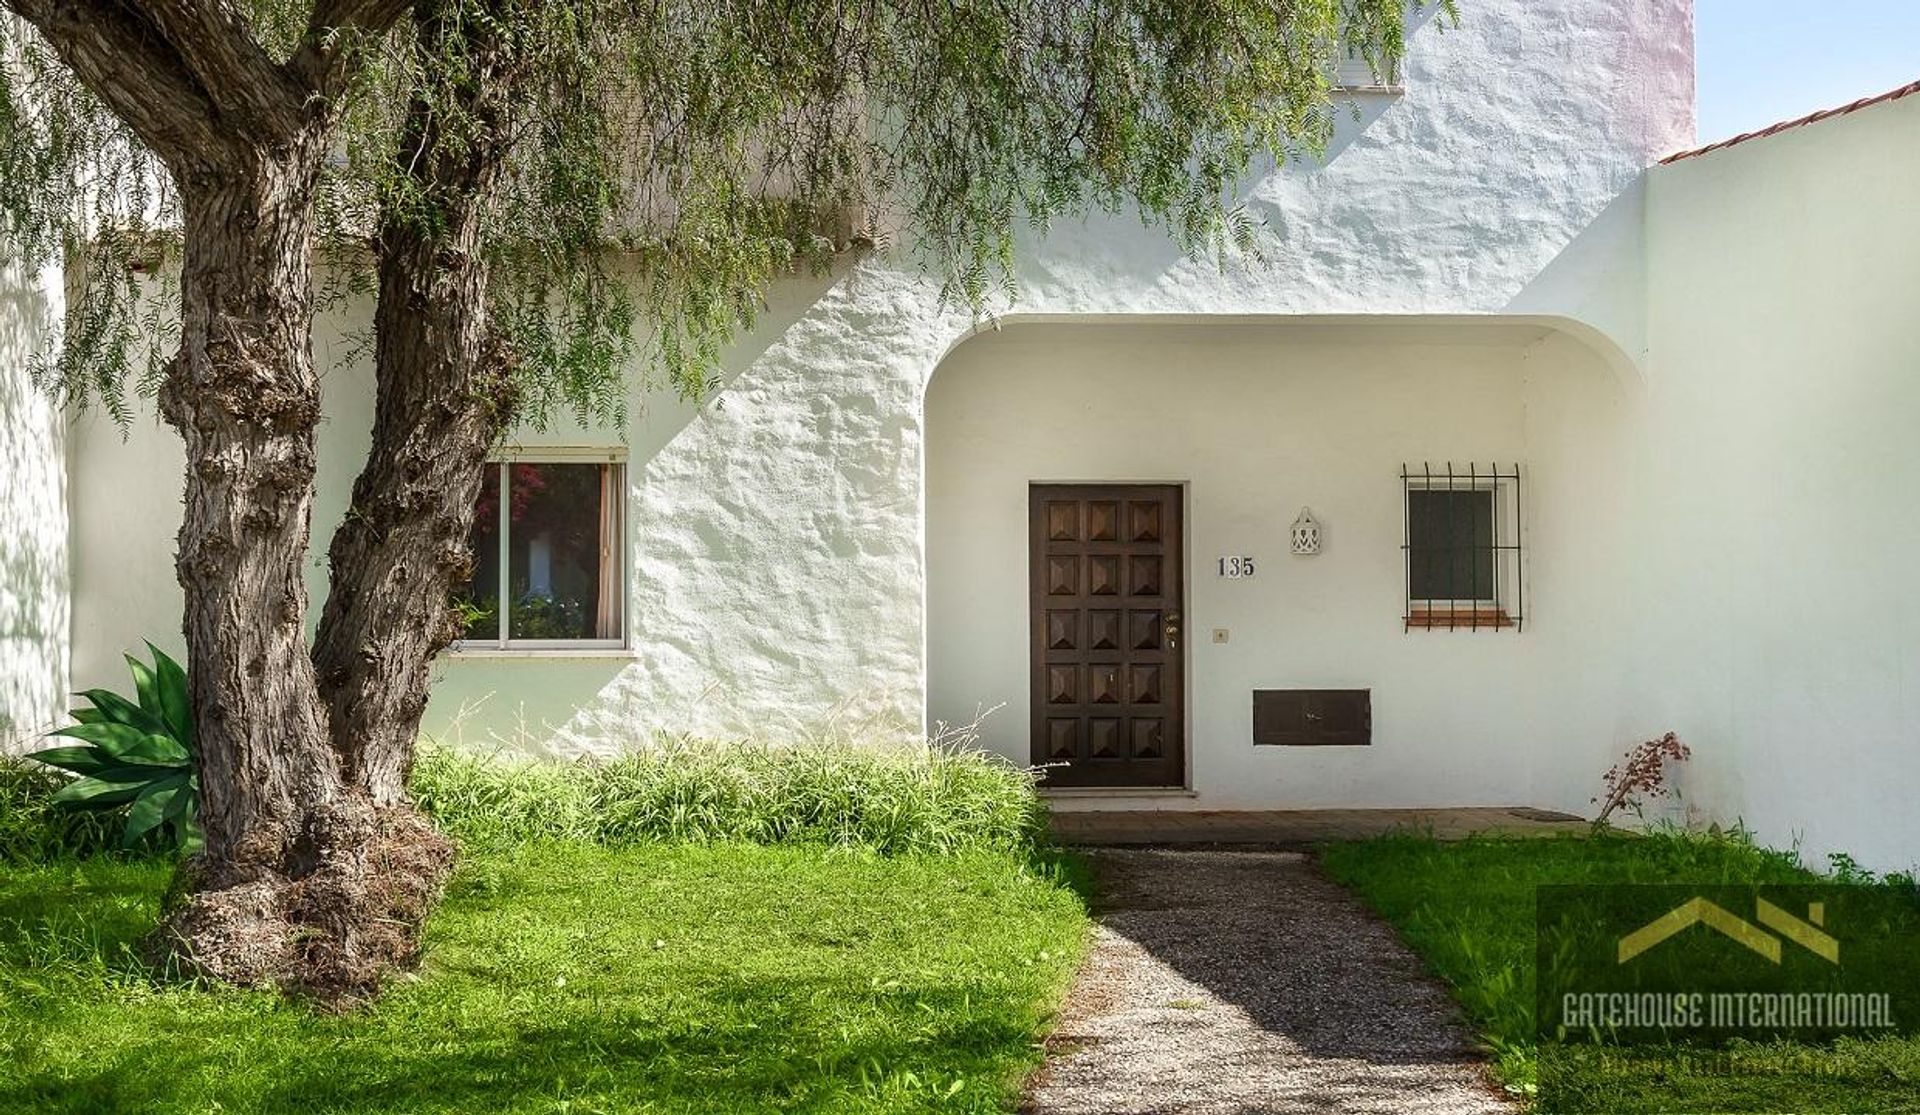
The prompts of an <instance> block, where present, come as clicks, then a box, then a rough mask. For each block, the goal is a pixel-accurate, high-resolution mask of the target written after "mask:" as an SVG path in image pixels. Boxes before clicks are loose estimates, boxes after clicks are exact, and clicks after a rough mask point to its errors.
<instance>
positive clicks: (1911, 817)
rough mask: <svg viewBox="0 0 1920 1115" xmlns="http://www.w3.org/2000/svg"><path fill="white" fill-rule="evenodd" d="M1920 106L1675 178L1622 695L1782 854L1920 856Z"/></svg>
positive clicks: (1653, 187)
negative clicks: (1917, 568)
mask: <svg viewBox="0 0 1920 1115" xmlns="http://www.w3.org/2000/svg"><path fill="white" fill-rule="evenodd" d="M1916 181H1920V98H1908V99H1906V100H1903V101H1898V102H1894V103H1890V104H1885V105H1880V106H1877V107H1874V108H1871V109H1866V110H1863V111H1861V112H1858V113H1855V114H1852V115H1849V116H1843V117H1838V118H1835V119H1831V120H1827V121H1823V122H1821V123H1818V124H1814V125H1811V126H1808V127H1804V128H1799V129H1795V130H1792V131H1789V132H1784V133H1782V134H1779V135H1776V136H1773V137H1771V138H1768V139H1766V140H1762V141H1758V142H1753V143H1747V144H1742V145H1740V146H1737V147H1733V148H1729V149H1726V150H1723V151H1718V152H1714V153H1712V154H1708V155H1705V156H1702V157H1699V158H1693V159H1686V160H1683V161H1681V162H1678V163H1674V164H1672V165H1669V166H1662V167H1659V168H1656V169H1655V170H1654V171H1653V172H1651V175H1650V183H1649V188H1648V198H1649V234H1650V238H1651V247H1652V251H1651V254H1650V256H1649V274H1650V275H1651V280H1652V281H1651V285H1650V287H1649V292H1648V301H1649V305H1650V307H1651V312H1650V315H1649V339H1650V342H1651V356H1650V359H1649V361H1648V382H1649V392H1650V406H1649V420H1648V423H1647V426H1646V428H1645V429H1644V431H1643V433H1642V444H1641V445H1640V447H1639V448H1638V454H1639V456H1640V464H1639V469H1640V471H1641V473H1642V474H1643V475H1644V476H1645V477H1646V482H1645V483H1643V484H1642V486H1641V487H1642V491H1643V498H1642V500H1641V502H1640V511H1641V519H1640V521H1639V522H1638V524H1637V525H1636V527H1635V529H1634V532H1633V539H1634V541H1635V543H1636V544H1637V545H1638V546H1639V547H1642V548H1644V549H1646V550H1648V551H1651V552H1653V553H1656V554H1657V555H1658V558H1657V560H1654V561H1649V562H1647V563H1645V570H1644V582H1643V583H1642V585H1641V586H1640V591H1639V592H1637V593H1636V595H1635V607H1634V615H1635V618H1636V620H1637V621H1638V622H1637V624H1636V630H1635V633H1634V638H1633V639H1632V642H1631V646H1630V648H1629V649H1628V653H1627V655H1626V658H1627V661H1626V667H1625V670H1626V672H1625V681H1624V692H1623V695H1622V701H1623V702H1624V703H1631V704H1633V705H1635V706H1637V707H1640V708H1642V709H1645V710H1647V711H1648V713H1649V715H1656V716H1658V717H1660V719H1661V720H1662V722H1663V723H1665V724H1667V725H1669V726H1671V727H1673V728H1675V729H1677V730H1678V731H1680V732H1681V733H1682V734H1683V735H1684V736H1686V737H1687V738H1688V739H1689V741H1690V742H1691V743H1692V744H1693V746H1694V752H1695V759H1694V764H1693V765H1694V767H1695V769H1694V770H1693V771H1692V772H1690V773H1691V775H1692V776H1693V777H1694V778H1695V779H1696V781H1697V793H1698V796H1699V797H1700V798H1701V799H1702V800H1705V801H1710V802H1713V803H1715V804H1716V806H1717V808H1718V809H1719V811H1720V812H1721V813H1722V814H1723V815H1726V816H1729V817H1740V818H1744V819H1745V820H1746V822H1747V823H1748V824H1750V825H1752V826H1754V827H1755V829H1756V830H1757V831H1758V832H1759V833H1760V835H1761V836H1762V837H1763V838H1765V839H1766V840H1767V841H1769V842H1771V843H1776V844H1783V843H1787V842H1790V841H1793V840H1795V839H1798V840H1800V841H1801V842H1802V844H1803V846H1804V848H1805V849H1806V850H1807V851H1808V852H1810V853H1813V854H1815V855H1817V856H1818V855H1825V854H1826V853H1827V852H1830V851H1835V850H1845V851H1848V852H1850V853H1852V854H1854V855H1856V856H1859V857H1861V858H1862V859H1863V860H1864V861H1866V862H1869V863H1872V864H1874V865H1876V866H1878V867H1881V868H1893V867H1911V866H1913V865H1914V864H1915V863H1916V862H1920V810H1916V809H1915V808H1914V802H1913V799H1914V790H1915V787H1916V786H1920V697H1916V695H1920V651H1917V650H1916V647H1915V639H1914V635H1915V632H1916V631H1920V587H1917V582H1916V579H1915V576H1914V555H1915V554H1916V553H1920V515H1916V514H1915V506H1916V504H1915V492H1916V491H1920V438H1916V437H1915V416H1916V415H1920V326H1916V320H1917V319H1916V315H1915V307H1916V306H1920V206H1916V205H1915V204H1914V183H1915V182H1916Z"/></svg>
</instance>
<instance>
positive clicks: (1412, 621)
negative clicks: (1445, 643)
mask: <svg viewBox="0 0 1920 1115" xmlns="http://www.w3.org/2000/svg"><path fill="white" fill-rule="evenodd" d="M1406 625H1407V630H1408V631H1499V630H1501V629H1503V628H1509V627H1511V628H1518V627H1519V626H1520V623H1519V621H1518V620H1516V619H1514V617H1512V616H1510V615H1508V614H1507V611H1506V609H1505V608H1416V609H1414V610H1413V611H1412V612H1409V613H1408V614H1407V616H1406Z"/></svg>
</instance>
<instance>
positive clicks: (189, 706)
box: [147, 643, 193, 750]
mask: <svg viewBox="0 0 1920 1115" xmlns="http://www.w3.org/2000/svg"><path fill="white" fill-rule="evenodd" d="M147 651H148V653H150V654H152V655H153V680H154V685H155V688H156V691H157V695H158V697H159V700H160V709H161V719H163V720H165V721H166V723H167V727H169V728H171V729H172V730H173V738H174V739H177V740H179V741H180V742H181V743H182V744H183V745H185V746H186V747H187V748H188V749H189V750H191V749H192V747H193V694H192V692H191V691H189V690H188V689H187V671H185V670H184V669H181V667H180V663H178V662H175V661H174V660H173V659H171V658H169V657H167V655H166V654H165V652H163V651H162V650H161V649H160V648H159V647H156V646H154V645H153V644H152V643H148V644H147Z"/></svg>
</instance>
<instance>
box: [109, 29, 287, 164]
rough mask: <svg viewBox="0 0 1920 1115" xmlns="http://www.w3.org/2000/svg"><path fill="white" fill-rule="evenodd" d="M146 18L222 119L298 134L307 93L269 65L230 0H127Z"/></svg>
mask: <svg viewBox="0 0 1920 1115" xmlns="http://www.w3.org/2000/svg"><path fill="white" fill-rule="evenodd" d="M126 6H127V7H129V8H132V9H134V10H136V11H141V12H144V13H145V14H146V17H147V19H148V20H150V21H151V22H152V23H153V26H154V27H155V28H157V29H158V30H159V31H160V33H161V34H162V35H163V36H165V37H166V41H167V43H168V44H169V45H170V46H172V48H173V50H174V51H175V52H176V53H178V54H179V56H180V58H181V61H182V62H183V63H184V64H185V65H186V68H187V70H188V71H189V72H190V73H191V74H192V75H193V77H194V79H195V80H196V81H198V82H199V84H200V87H201V88H202V89H205V90H206V91H207V93H208V94H209V96H210V98H211V100H212V101H213V104H214V107H215V109H217V110H218V111H219V113H220V114H221V115H222V116H227V117H231V118H233V119H234V120H235V121H236V122H244V123H245V124H246V125H247V126H248V128H249V129H250V130H253V131H256V132H259V131H265V132H266V133H267V134H268V135H271V136H291V135H293V134H294V133H295V132H297V131H298V130H299V129H300V127H301V125H302V123H303V118H304V116H305V115H306V113H305V107H306V106H305V101H306V90H304V89H302V88H300V85H299V83H298V82H297V81H296V80H295V79H294V77H293V75H291V74H289V73H288V72H287V71H285V70H283V69H281V68H280V67H279V66H278V65H275V64H274V61H273V59H272V58H270V57H269V56H268V55H267V52H266V51H265V50H264V49H263V48H262V47H261V46H260V41H259V40H258V39H257V38H255V37H254V34H253V31H252V29H251V28H250V27H249V26H248V25H247V19H246V17H245V16H244V15H242V14H241V13H240V12H239V11H237V10H236V9H235V7H234V5H233V3H232V0H130V2H129V3H127V5H126Z"/></svg>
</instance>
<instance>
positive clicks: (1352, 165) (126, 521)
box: [74, 0, 1693, 751]
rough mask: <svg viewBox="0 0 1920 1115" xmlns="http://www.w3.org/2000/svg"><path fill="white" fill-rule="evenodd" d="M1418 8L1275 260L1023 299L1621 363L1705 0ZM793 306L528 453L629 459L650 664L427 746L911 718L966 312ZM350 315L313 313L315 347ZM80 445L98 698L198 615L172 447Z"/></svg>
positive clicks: (1138, 265) (1057, 246)
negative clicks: (555, 448) (710, 366)
mask: <svg viewBox="0 0 1920 1115" xmlns="http://www.w3.org/2000/svg"><path fill="white" fill-rule="evenodd" d="M1420 21H1421V26H1420V27H1419V28H1418V29H1417V30H1416V31H1415V33H1414V35H1413V37H1412V50H1411V55H1410V57H1409V58H1408V60H1407V65H1406V70H1405V83H1406V91H1405V93H1404V94H1402V95H1396V96H1377V95H1368V96H1362V97H1360V98H1358V99H1356V100H1355V101H1354V102H1353V103H1352V104H1351V106H1350V108H1351V112H1350V113H1347V114H1343V115H1342V117H1341V123H1340V129H1339V131H1340V134H1339V136H1338V137H1337V140H1336V142H1335V143H1334V145H1333V147H1332V149H1331V150H1330V151H1329V152H1328V154H1327V157H1326V158H1325V159H1324V160H1322V161H1319V162H1316V163H1313V164H1311V165H1308V164H1302V165H1293V166H1288V167H1285V168H1282V169H1278V170H1275V169H1271V168H1269V169H1267V170H1265V171H1263V172H1261V173H1259V174H1257V175H1255V177H1254V179H1253V180H1252V181H1250V182H1249V183H1248V185H1247V188H1246V190H1245V201H1246V203H1247V206H1248V209H1249V211H1250V212H1251V213H1252V214H1253V215H1254V216H1256V217H1258V218H1260V219H1262V220H1263V221H1264V222H1265V232H1264V236H1265V239H1266V248H1267V254H1268V256H1269V262H1268V263H1267V264H1265V265H1263V266H1255V267H1244V268H1229V269H1227V270H1225V271H1222V270H1221V269H1220V268H1219V267H1218V266H1217V265H1216V264H1215V263H1214V262H1213V261H1210V260H1208V261H1195V260H1188V259H1184V258H1182V257H1181V256H1180V255H1179V254H1178V253H1177V252H1176V251H1175V250H1174V249H1173V247H1172V246H1171V245H1170V244H1169V243H1168V242H1167V241H1166V240H1165V239H1164V238H1163V237H1162V236H1161V235H1160V234H1158V233H1156V232H1152V231H1148V230H1143V229H1141V228H1139V227H1138V225H1137V224H1136V223H1135V222H1134V221H1132V220H1131V219H1129V218H1123V217H1115V218H1104V217H1103V218H1096V219H1093V220H1091V221H1089V222H1087V223H1085V224H1069V225H1063V226H1061V227H1059V228H1056V229H1055V230H1053V231H1052V233H1051V234H1050V235H1048V236H1046V237H1044V238H1038V239H1035V240H1034V241H1033V242H1031V243H1029V244H1027V245H1026V247H1025V249H1024V250H1023V252H1022V256H1021V264H1020V270H1021V283H1022V291H1023V294H1022V298H1021V301H1020V302H1019V304H1018V305H1017V306H1016V307H1013V310H1014V311H1015V312H1016V313H1017V314H1018V315H1020V316H1022V317H1032V318H1037V319H1038V318H1048V317H1064V316H1073V315H1081V314H1102V315H1113V314H1121V315H1128V314H1143V315H1183V314H1254V315H1276V314H1392V315H1482V314H1498V315H1520V316H1537V317H1541V318H1551V319H1553V320H1555V321H1556V322H1557V323H1559V325H1560V326H1561V327H1563V328H1566V329H1568V330H1577V331H1591V332H1592V333H1593V334H1594V338H1595V344H1596V346H1597V348H1598V349H1600V350H1603V351H1606V352H1608V353H1609V354H1610V355H1611V356H1612V357H1613V358H1614V359H1615V361H1616V363H1618V364H1621V365H1625V364H1627V363H1630V361H1631V359H1632V358H1635V357H1638V356H1639V354H1640V352H1641V350H1642V348H1643V347H1644V333H1645V322H1644V314H1643V312H1642V311H1643V307H1644V301H1643V299H1642V297H1641V274H1640V266H1641V264H1640V260H1641V251H1642V244H1641V239H1640V236H1641V230H1642V221H1641V208H1640V207H1641V199H1640V196H1639V182H1640V173H1641V170H1642V168H1644V167H1645V166H1646V165H1647V164H1648V163H1650V162H1651V161H1652V160H1653V159H1654V158H1655V157H1657V156H1658V155H1660V154H1663V153H1665V152H1667V151H1670V150H1673V149H1675V148H1677V147H1680V146H1683V145H1685V143H1686V142H1687V141H1688V140H1689V139H1690V138H1691V134H1690V133H1691V119H1692V113H1691V107H1692V89H1693V82H1692V59H1691V43H1692V36H1691V16H1690V6H1689V5H1688V4H1687V3H1686V2H1685V0H1637V2H1630V3H1624V4H1614V3H1598V2H1594V0H1486V2H1483V3H1476V4H1472V5H1467V6H1465V10H1464V13H1463V18H1462V22H1461V24H1460V26H1459V27H1457V28H1446V29H1443V28H1441V27H1440V26H1439V25H1438V24H1437V23H1436V22H1435V21H1434V19H1433V17H1432V15H1431V13H1428V14H1423V15H1422V16H1421V17H1420ZM775 302H776V305H775V311H774V313H773V314H771V315H770V316H769V319H768V321H767V323H766V324H765V326H764V327H763V328H762V329H761V330H760V331H759V332H758V333H757V334H756V335H755V336H754V337H751V338H747V339H746V340H745V341H743V343H742V345H741V346H739V349H738V352H737V353H736V355H735V357H734V358H733V360H732V362H731V365H730V366H731V367H732V368H733V369H734V371H733V373H732V375H731V376H730V378H729V381H728V384H727V386H726V389H725V390H724V391H722V392H721V393H720V394H719V395H718V397H716V398H715V399H713V400H712V401H710V402H709V403H708V404H707V405H705V406H704V407H702V408H700V409H698V410H697V411H695V410H692V409H691V408H687V407H684V406H681V405H678V404H676V403H673V402H672V401H670V400H659V399H641V400H637V401H638V402H640V403H642V404H644V405H643V408H642V410H641V411H640V412H639V417H638V418H637V419H636V421H635V423H634V424H633V426H632V428H631V429H629V430H628V431H625V432H624V433H617V432H611V431H562V432H558V433H554V434H550V435H546V436H544V437H541V438H534V437H532V436H531V435H529V437H528V439H527V440H529V441H546V442H549V443H553V442H556V441H566V442H570V443H573V444H609V443H617V442H624V443H625V444H626V445H627V446H628V448H629V450H630V453H631V464H630V479H631V482H632V487H631V491H630V493H629V496H630V505H629V510H630V522H631V524H632V528H633V536H634V537H633V544H634V551H633V570H634V577H633V580H632V592H631V596H632V603H631V608H632V612H631V615H632V628H633V631H634V637H635V651H634V653H633V654H632V655H631V656H627V657H613V656H604V655H603V656H578V657H574V658H570V659H540V660H538V661H530V660H527V659H524V658H520V659H514V658H502V657H488V656H465V655H462V656H453V657H449V658H448V659H447V660H446V661H444V663H443V664H442V666H441V667H440V674H441V680H440V683H439V687H438V688H437V690H436V694H435V698H434V701H433V705H432V708H431V709H430V711H429V727H430V728H431V729H433V730H435V731H439V732H455V731H457V732H458V734H460V735H461V736H463V737H464V738H466V739H468V740H476V739H484V738H486V737H489V736H504V737H508V742H510V743H511V744H513V745H514V746H522V747H527V748H530V749H544V750H559V751H568V750H577V749H580V748H583V747H600V746H608V745H610V744H612V743H617V742H618V741H619V740H621V739H623V738H627V737H631V736H633V735H635V734H638V733H640V732H643V731H647V730H651V729H666V730H676V731H696V732H702V733H727V734H733V733H748V732H751V733H756V734H762V735H770V736H776V737H778V736H794V735H799V734H805V733H808V732H812V731H817V730H820V729H821V728H822V726H823V725H830V724H833V723H862V724H865V723H872V722H880V723H886V724H889V725H893V726H897V727H900V728H903V729H907V730H917V728H918V726H919V724H920V721H921V717H922V714H923V711H924V704H925V685H926V681H925V677H926V674H925V650H924V648H925V645H926V641H927V637H928V632H927V628H926V623H925V613H924V602H923V587H924V577H923V568H924V564H925V556H924V539H925V514H924V510H923V507H922V482H921V477H922V472H923V468H924V467H925V464H924V460H923V446H922V441H923V420H924V417H923V394H924V392H925V390H926V387H927V384H928V383H929V382H930V381H932V379H933V377H934V371H935V368H936V367H937V366H938V365H939V364H940V362H941V360H942V359H943V358H944V357H945V356H946V355H947V354H948V353H949V352H950V351H953V350H954V348H955V346H956V345H958V344H960V343H961V342H962V341H963V340H964V339H965V338H966V336H967V335H968V334H969V332H970V331H971V325H970V323H969V322H968V321H967V320H966V318H965V317H964V316H963V315H959V314H955V313H953V312H951V311H950V310H943V309H942V308H940V307H939V306H938V305H937V303H936V301H935V299H934V298H933V294H932V288H931V284H929V283H928V282H926V281H925V280H923V279H922V278H920V277H918V276H917V275H915V274H914V273H913V271H912V270H911V268H910V266H909V263H908V261H907V260H905V259H890V258H881V257H875V258H868V259H865V260H862V261H860V262H859V263H858V264H857V265H856V266H854V267H853V268H852V269H851V270H850V271H847V272H845V273H842V274H839V275H836V276H834V277H833V279H832V280H831V281H829V282H827V283H824V284H809V283H799V282H796V283H794V284H791V286H790V287H788V288H784V289H783V290H782V291H780V292H777V293H776V296H775ZM349 324H350V323H347V322H326V323H323V325H322V336H321V348H322V354H321V358H322V359H323V360H325V359H327V352H328V350H330V349H333V348H335V347H337V346H338V344H339V343H340V342H339V341H338V337H339V336H340V334H341V331H342V329H343V328H345V327H347V326H348V325H349ZM360 375H361V373H358V372H354V371H352V370H341V371H338V372H335V373H333V374H332V375H330V377H329V380H328V382H327V406H328V409H329V414H330V417H331V425H330V426H329V428H328V430H327V432H326V434H325V444H324V445H323V447H322V455H321V467H322V473H323V476H322V490H321V495H320V500H319V505H318V508H317V511H316V532H317V535H319V534H323V533H324V531H326V530H327V529H330V527H331V523H332V522H333V521H334V520H336V519H337V517H338V515H339V514H340V511H341V506H342V501H343V500H344V496H345V493H346V491H347V488H348V486H349V484H350V482H351V475H352V471H353V467H354V464H353V456H354V452H355V449H356V447H358V446H361V445H364V439H365V436H366V435H365V427H366V399H365V385H364V383H363V382H361V381H360V380H359V379H358V378H357V377H359V376H360ZM80 437H81V438H82V440H83V442H84V445H83V449H84V452H83V453H81V454H79V455H78V457H77V460H78V461H79V462H80V463H79V466H78V468H77V471H76V475H75V478H74V482H75V485H76V488H77V489H78V490H79V494H78V496H77V497H76V500H75V505H76V507H77V508H78V511H77V512H76V514H77V518H78V523H77V526H76V550H77V551H81V552H80V554H79V556H80V564H79V566H78V568H77V569H76V573H75V581H76V590H77V593H76V594H77V597H78V599H79V606H80V608H81V610H82V614H81V615H79V616H78V617H77V619H76V631H77V632H78V639H79V643H80V646H79V650H78V660H77V663H76V674H77V676H79V677H80V678H81V680H83V681H87V682H89V683H92V682H97V681H100V680H104V679H105V676H106V675H108V674H110V673H111V667H112V665H113V663H114V662H115V661H116V659H115V658H114V655H115V653H116V652H117V651H118V649H119V647H120V646H122V645H125V644H127V643H128V642H130V641H131V640H133V639H135V638H136V637H137V636H139V635H142V634H147V633H163V634H164V633H166V632H171V631H173V630H175V629H176V628H177V626H178V621H177V616H178V610H177V609H178V600H177V590H173V589H171V587H170V585H171V572H170V570H169V569H168V568H167V565H168V561H169V559H168V558H167V557H166V555H168V554H170V553H171V548H172V547H171V537H172V531H173V529H174V526H173V524H174V522H175V521H176V518H177V513H178V512H177V492H178V481H177V476H178V460H177V449H175V448H173V442H172V440H171V438H170V436H169V435H166V434H164V432H161V431H156V430H151V429H147V428H144V427H143V428H142V429H141V430H140V431H138V432H137V433H136V438H135V442H134V443H133V444H131V445H129V446H121V445H120V444H119V443H118V439H117V436H109V432H104V431H100V430H98V429H93V430H89V431H83V432H82V434H81V435H80ZM114 508H121V509H127V508H131V511H130V513H129V514H127V515H124V516H114V515H112V514H110V509H114ZM115 546H119V547H128V546H132V547H137V548H138V549H139V550H140V551H141V552H145V553H149V554H151V555H152V557H151V560H150V561H149V562H148V563H147V564H150V565H151V566H152V570H153V571H152V575H151V576H150V577H149V576H146V575H145V574H142V575H140V577H134V578H129V577H126V576H123V575H122V574H121V573H120V572H119V571H118V569H117V568H116V566H115V564H114V563H113V559H111V558H109V557H108V556H107V555H106V551H108V550H109V549H110V548H111V547H115ZM318 576H319V570H318V565H317V563H316V568H315V578H314V579H315V581H316V582H317V580H318ZM141 578H145V579H144V580H142V579H141ZM134 581H138V582H139V583H138V584H135V583H132V582H134ZM476 708H477V709H478V711H477V712H473V713H472V714H471V715H468V716H466V717H464V718H461V717H460V715H459V714H460V712H461V710H463V709H465V710H473V709H476ZM456 722H458V723H457V724H456Z"/></svg>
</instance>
